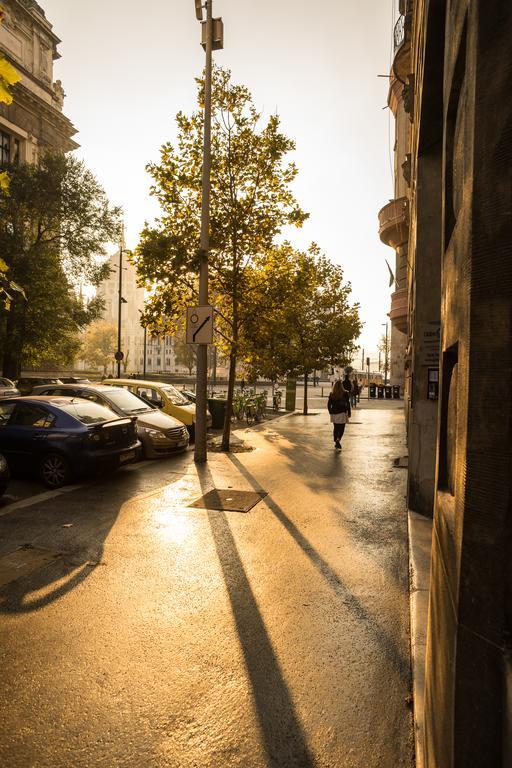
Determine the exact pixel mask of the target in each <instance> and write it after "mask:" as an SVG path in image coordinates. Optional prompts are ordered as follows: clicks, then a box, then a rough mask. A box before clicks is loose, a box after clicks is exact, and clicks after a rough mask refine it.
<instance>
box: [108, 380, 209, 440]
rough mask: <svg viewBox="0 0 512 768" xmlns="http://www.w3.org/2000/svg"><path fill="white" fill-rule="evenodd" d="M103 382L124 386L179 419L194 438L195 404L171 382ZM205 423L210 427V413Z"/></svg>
mask: <svg viewBox="0 0 512 768" xmlns="http://www.w3.org/2000/svg"><path fill="white" fill-rule="evenodd" d="M103 383H104V384H105V385H107V386H109V387H125V388H126V389H129V390H130V392H132V393H133V394H134V395H137V397H141V398H142V399H143V400H144V401H145V402H146V403H148V404H149V405H151V406H152V407H153V408H160V409H161V410H162V411H164V413H167V414H169V416H174V417H175V418H176V419H179V421H181V422H182V424H185V426H186V427H187V429H188V431H189V433H190V438H191V439H193V438H194V432H195V422H196V406H195V405H194V404H193V403H191V402H190V400H187V398H186V397H185V395H182V394H181V392H179V391H178V390H177V389H176V387H173V386H172V384H165V383H164V382H160V381H145V380H144V379H106V380H105V381H104V382H103ZM206 423H207V426H208V427H211V425H212V417H211V415H210V413H208V414H207V422H206Z"/></svg>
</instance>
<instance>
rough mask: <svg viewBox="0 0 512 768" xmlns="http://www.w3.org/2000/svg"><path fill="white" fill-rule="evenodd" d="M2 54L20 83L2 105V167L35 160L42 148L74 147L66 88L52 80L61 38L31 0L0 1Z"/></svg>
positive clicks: (39, 7)
mask: <svg viewBox="0 0 512 768" xmlns="http://www.w3.org/2000/svg"><path fill="white" fill-rule="evenodd" d="M2 6H3V8H4V21H3V24H1V25H0V52H1V53H2V54H3V55H4V56H5V58H6V59H7V60H8V61H9V62H10V63H11V64H12V65H13V66H14V67H15V68H16V70H17V71H18V73H19V74H20V75H21V81H20V82H18V83H17V84H16V86H15V88H14V89H13V97H14V101H13V103H12V104H10V105H6V104H0V166H2V165H5V164H7V163H21V162H27V163H33V162H36V161H37V158H38V156H39V154H40V152H41V150H43V149H45V148H46V149H54V150H61V151H64V152H68V151H70V150H72V149H76V148H77V147H78V144H76V142H75V141H74V140H73V138H72V137H73V136H74V135H75V134H76V129H75V128H74V126H73V125H72V123H71V122H70V120H69V119H68V118H67V117H66V116H65V115H64V114H63V111H62V110H63V104H64V95H65V94H64V89H63V87H62V83H61V82H60V80H57V81H55V82H54V80H53V62H54V61H55V59H58V58H59V53H58V50H57V46H58V44H59V43H60V40H59V38H58V37H57V36H56V35H55V34H54V32H53V29H52V25H51V24H50V22H49V21H48V20H47V19H46V17H45V13H44V11H43V9H42V8H41V6H40V5H38V3H36V2H35V1H34V0H2Z"/></svg>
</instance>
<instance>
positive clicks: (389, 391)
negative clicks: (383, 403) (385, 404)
mask: <svg viewBox="0 0 512 768" xmlns="http://www.w3.org/2000/svg"><path fill="white" fill-rule="evenodd" d="M384 391H385V393H386V400H391V398H392V397H393V390H392V388H391V384H386V386H385V387H384Z"/></svg>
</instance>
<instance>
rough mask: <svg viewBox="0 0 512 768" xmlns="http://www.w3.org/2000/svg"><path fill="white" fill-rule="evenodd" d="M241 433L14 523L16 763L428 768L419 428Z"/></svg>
mask: <svg viewBox="0 0 512 768" xmlns="http://www.w3.org/2000/svg"><path fill="white" fill-rule="evenodd" d="M236 434H237V437H238V438H241V439H242V440H243V441H244V442H246V443H248V444H249V446H250V447H251V448H252V450H250V451H248V452H242V453H232V454H221V453H212V454H210V455H209V460H208V463H207V464H206V465H195V464H194V461H193V455H192V452H187V453H186V454H182V455H180V456H176V457H173V458H172V459H169V460H165V461H160V462H149V463H144V465H141V466H137V465H131V466H130V467H129V468H128V467H127V468H126V470H122V471H121V472H119V473H118V474H117V475H115V476H112V477H110V478H105V479H104V480H100V481H98V482H97V483H91V484H87V485H84V486H83V487H81V488H80V490H79V491H71V492H69V493H66V494H63V495H60V496H58V497H55V498H53V499H51V500H47V501H41V502H40V503H38V504H37V506H36V507H33V508H31V507H26V508H23V509H19V510H15V511H14V512H13V514H12V515H11V516H10V515H5V516H4V517H0V539H1V538H2V537H3V539H4V541H7V540H9V542H10V544H9V547H8V550H6V551H12V549H13V548H15V547H16V546H19V545H23V544H25V545H26V544H32V545H35V546H36V547H37V552H45V553H46V552H47V551H49V550H54V556H53V557H52V561H51V562H50V563H49V564H47V565H46V564H44V565H43V566H42V567H38V569H37V570H34V571H33V574H32V576H30V575H28V576H27V577H26V578H24V579H21V580H19V581H18V582H17V583H14V584H13V585H9V584H8V585H6V587H5V589H4V592H3V593H2V595H1V596H0V610H1V611H2V612H3V616H2V620H3V621H5V625H6V628H7V631H6V632H5V634H4V637H3V640H2V649H1V650H2V653H3V654H4V655H5V657H6V658H9V659H10V663H9V665H8V666H7V667H6V670H5V671H4V680H3V686H2V689H1V690H0V719H2V722H3V723H4V726H5V727H4V732H5V733H6V734H8V735H9V738H8V739H3V740H2V739H1V738H0V764H2V765H9V768H25V766H26V765H31V764H35V763H37V764H38V765H39V766H40V768H67V767H68V766H69V765H73V766H74V767H75V768H100V766H104V765H120V764H124V763H126V759H127V758H126V755H127V754H129V759H130V761H131V764H133V765H144V766H145V768H163V767H164V766H169V768H170V767H171V766H176V765H179V766H180V768H193V766H198V765H200V766H201V768H219V766H222V767H223V768H268V766H272V768H334V767H336V768H412V766H413V763H414V744H413V727H412V713H411V709H410V697H411V673H410V637H409V573H408V562H409V560H408V543H407V515H406V509H405V501H404V494H405V472H404V470H403V469H402V468H398V467H396V466H394V460H395V459H396V458H397V457H399V456H403V455H404V453H405V445H404V426H403V414H402V412H401V410H400V409H399V408H381V409H379V408H376V407H372V408H367V409H363V408H362V409H357V410H356V411H355V412H354V414H353V418H352V421H351V423H350V424H349V425H348V426H347V429H346V432H345V435H344V437H343V450H342V452H341V454H339V453H337V452H336V451H335V450H334V444H333V439H332V427H331V424H330V423H329V420H328V415H327V411H326V409H325V407H324V408H322V409H320V408H319V409H318V413H316V415H313V414H312V415H310V416H308V417H304V416H302V415H301V414H300V413H294V414H291V415H289V416H286V417H283V418H280V419H277V420H274V421H271V422H268V423H264V424H262V425H261V426H259V427H256V428H251V429H242V430H239V431H237V433H236ZM84 616H86V617H87V631H84ZM41 638H43V641H44V642H42V641H41ZM84 711H86V712H87V716H86V717H84V714H83V713H84ZM20 723H23V728H20V726H19V724H20ZM88 745H90V746H88ZM127 750H129V752H127Z"/></svg>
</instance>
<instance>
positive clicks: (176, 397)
mask: <svg viewBox="0 0 512 768" xmlns="http://www.w3.org/2000/svg"><path fill="white" fill-rule="evenodd" d="M162 390H163V391H164V392H165V394H166V395H167V397H168V398H169V400H170V401H171V403H172V404H173V405H190V400H188V398H186V397H185V395H182V394H181V392H178V390H177V389H176V387H173V386H172V385H171V384H166V386H165V387H162Z"/></svg>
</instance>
